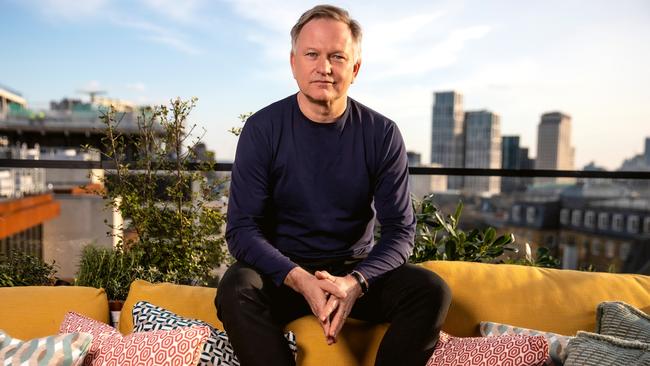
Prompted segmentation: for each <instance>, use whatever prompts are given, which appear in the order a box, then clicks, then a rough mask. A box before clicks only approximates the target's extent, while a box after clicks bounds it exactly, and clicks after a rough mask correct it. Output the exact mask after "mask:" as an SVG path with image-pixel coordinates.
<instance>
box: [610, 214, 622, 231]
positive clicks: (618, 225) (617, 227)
mask: <svg viewBox="0 0 650 366" xmlns="http://www.w3.org/2000/svg"><path fill="white" fill-rule="evenodd" d="M612 230H614V231H623V214H614V215H612Z"/></svg>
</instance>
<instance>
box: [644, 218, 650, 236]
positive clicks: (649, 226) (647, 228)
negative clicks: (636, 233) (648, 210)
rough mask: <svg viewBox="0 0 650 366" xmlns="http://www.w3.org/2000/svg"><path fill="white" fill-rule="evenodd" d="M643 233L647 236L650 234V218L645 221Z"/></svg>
mask: <svg viewBox="0 0 650 366" xmlns="http://www.w3.org/2000/svg"><path fill="white" fill-rule="evenodd" d="M643 232H644V233H645V234H650V216H646V218H645V219H643Z"/></svg>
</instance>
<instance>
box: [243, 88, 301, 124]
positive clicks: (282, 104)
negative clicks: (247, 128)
mask: <svg viewBox="0 0 650 366" xmlns="http://www.w3.org/2000/svg"><path fill="white" fill-rule="evenodd" d="M295 98H296V96H295V94H292V95H290V96H288V97H286V98H283V99H280V100H278V101H276V102H273V103H271V104H269V105H267V106H266V107H264V108H262V109H260V110H259V111H257V112H255V113H253V114H252V115H251V116H250V117H249V118H248V119H247V120H246V124H251V125H253V124H254V125H256V126H258V127H262V126H268V125H269V124H271V123H273V121H275V120H278V119H280V118H282V117H283V116H284V115H286V113H287V112H291V110H292V108H293V106H294V104H295Z"/></svg>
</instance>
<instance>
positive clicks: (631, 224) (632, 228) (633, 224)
mask: <svg viewBox="0 0 650 366" xmlns="http://www.w3.org/2000/svg"><path fill="white" fill-rule="evenodd" d="M627 232H628V233H630V234H636V233H638V232H639V216H637V215H630V216H628V217H627Z"/></svg>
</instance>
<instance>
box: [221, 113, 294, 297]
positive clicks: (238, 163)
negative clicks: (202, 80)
mask: <svg viewBox="0 0 650 366" xmlns="http://www.w3.org/2000/svg"><path fill="white" fill-rule="evenodd" d="M256 122H262V121H256V120H255V119H254V117H251V119H249V120H248V122H246V125H245V126H244V129H243V130H242V133H241V135H240V136H239V142H238V144H237V152H236V155H235V162H234V164H233V168H232V177H231V183H230V197H229V201H228V217H227V226H226V241H227V242H228V249H229V250H230V253H231V254H232V255H233V256H234V257H235V258H236V259H237V260H239V261H242V262H245V263H247V264H249V265H251V266H253V267H255V268H257V269H258V270H260V271H261V272H262V273H263V274H265V275H268V276H271V278H272V279H273V282H274V283H275V284H276V285H278V286H280V285H281V284H282V283H283V282H284V278H285V277H286V276H287V274H288V273H289V271H291V269H293V268H294V267H296V266H297V265H296V264H295V263H293V262H292V261H291V260H290V259H289V258H288V257H286V256H285V255H283V254H282V253H281V252H280V251H279V250H278V249H277V248H275V247H274V246H273V245H272V244H271V243H270V242H269V241H268V239H267V238H266V237H265V236H264V234H263V224H264V220H265V210H266V209H267V205H268V203H269V199H270V195H271V192H270V189H271V188H270V176H269V174H270V170H271V159H272V157H273V151H272V149H271V143H270V136H268V134H265V133H264V131H262V130H261V128H260V124H259V123H256Z"/></svg>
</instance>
